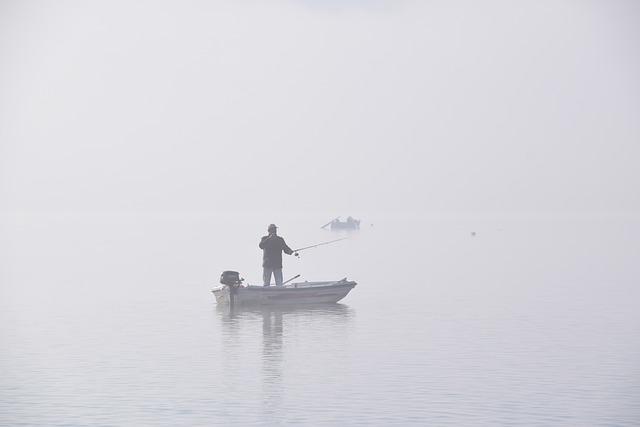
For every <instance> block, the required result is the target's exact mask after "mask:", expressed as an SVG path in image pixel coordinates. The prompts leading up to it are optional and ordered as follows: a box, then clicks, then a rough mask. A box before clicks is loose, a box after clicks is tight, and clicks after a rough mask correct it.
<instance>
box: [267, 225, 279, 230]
mask: <svg viewBox="0 0 640 427" xmlns="http://www.w3.org/2000/svg"><path fill="white" fill-rule="evenodd" d="M277 228H278V227H276V225H275V224H269V226H268V227H267V230H275V229H277Z"/></svg>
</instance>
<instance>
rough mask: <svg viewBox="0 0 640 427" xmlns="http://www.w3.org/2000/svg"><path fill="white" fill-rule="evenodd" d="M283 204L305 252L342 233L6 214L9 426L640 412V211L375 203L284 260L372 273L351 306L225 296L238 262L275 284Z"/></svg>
mask: <svg viewBox="0 0 640 427" xmlns="http://www.w3.org/2000/svg"><path fill="white" fill-rule="evenodd" d="M366 220H367V219H366V218H365V221H366ZM272 221H276V222H277V223H278V224H279V225H280V226H281V229H280V231H281V234H282V235H283V236H284V237H285V238H286V239H287V242H288V243H289V244H290V245H291V246H293V247H300V246H307V245H309V244H313V243H317V242H319V241H323V240H330V239H332V238H336V237H337V236H341V235H340V234H333V233H331V232H328V231H324V230H320V229H319V228H318V225H321V224H322V223H324V222H325V220H324V217H313V218H304V217H296V218H293V217H292V218H279V219H278V218H275V219H274V218H254V217H243V218H235V219H231V218H221V217H218V218H212V217H208V216H197V215H182V216H181V215H136V216H130V215H129V216H128V215H116V214H114V215H75V216H72V215H35V216H33V215H32V216H3V217H2V219H1V223H0V227H1V228H0V258H1V259H2V262H1V265H0V340H1V341H0V343H1V347H0V373H1V378H2V379H1V380H0V424H2V425H11V426H13V425H47V426H54V425H167V426H169V425H215V424H222V423H232V424H241V425H250V424H260V425H276V424H310V425H323V424H326V425H347V424H350V425H353V424H361V425H390V424H397V425H411V424H413V425H425V424H430V425H481V424H486V425H496V424H510V425H518V424H520V425H545V424H546V425H571V426H576V425H638V424H640V310H638V303H639V302H640V280H639V279H640V263H639V262H638V255H639V254H640V222H638V221H637V220H633V219H626V220H620V219H618V220H603V219H599V220H596V219H591V220H587V219H572V220H569V219H566V220H555V221H551V220H540V219H538V220H528V221H525V220H491V221H488V220H487V221H481V220H475V221H473V220H468V219H467V220H454V219H449V220H426V219H424V220H419V219H415V220H410V221H397V220H396V221H393V220H390V219H375V220H370V221H369V222H367V223H366V225H365V226H364V227H363V229H362V230H361V231H360V232H359V233H356V234H352V235H351V236H352V238H351V239H349V240H346V241H344V242H339V243H336V244H335V245H330V246H325V247H322V248H317V249H312V250H309V251H306V252H303V253H302V254H301V255H302V256H301V259H299V260H298V259H294V258H292V257H287V258H285V277H286V278H288V277H291V276H293V275H295V274H298V273H299V274H302V276H303V278H304V279H308V280H330V279H340V278H342V277H345V276H346V277H348V278H350V279H353V280H356V281H357V282H358V283H359V284H358V286H357V287H356V288H355V289H354V290H353V291H352V293H351V294H350V295H349V296H348V297H347V298H346V299H344V300H343V301H342V302H341V303H340V304H336V305H329V306H321V307H299V308H288V309H280V310H278V309H272V310H260V309H252V310H235V311H234V312H230V311H229V310H228V309H226V308H223V307H218V306H216V305H215V301H214V299H213V296H212V295H211V293H210V289H211V288H212V287H213V286H216V285H217V280H218V277H219V274H220V272H221V271H222V270H226V269H236V270H239V271H241V273H242V274H243V276H244V277H245V278H246V280H247V281H248V282H250V283H258V282H259V278H260V274H261V271H260V257H261V254H260V251H259V249H258V248H257V243H258V240H259V237H260V236H261V235H262V234H263V231H264V230H263V229H264V228H265V226H266V225H267V224H268V223H269V222H272ZM371 222H373V223H374V224H373V226H371V225H370V223H371ZM471 232H475V233H476V234H475V236H473V235H472V234H471Z"/></svg>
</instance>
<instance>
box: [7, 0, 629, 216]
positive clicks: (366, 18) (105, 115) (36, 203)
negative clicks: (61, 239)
mask: <svg viewBox="0 0 640 427" xmlns="http://www.w3.org/2000/svg"><path fill="white" fill-rule="evenodd" d="M638 24H640V3H638V2H635V1H605V0H602V1H577V0H576V1H519V2H513V1H483V2H477V1H452V2H449V1H424V2H417V1H416V2H414V1H394V2H391V1H389V2H387V1H382V0H379V1H371V2H369V1H364V0H360V1H347V2H338V1H331V2H323V1H319V0H318V1H313V0H304V1H293V0H292V1H273V2H258V1H255V2H254V1H246V2H237V1H228V2H224V1H220V2H205V1H187V2H178V1H175V2H167V1H165V2H162V1H160V2H158V1H141V2H126V1H108V2H107V1H103V2H99V1H95V2H83V1H73V0H71V1H64V2H58V1H17V0H15V1H7V0H5V1H4V2H2V4H1V6H0V64H1V65H0V210H1V211H4V212H51V211H80V212H96V211H99V212H103V211H126V212H129V211H132V212H133V211H180V212H217V211H236V210H238V211H252V212H276V211H279V210H292V211H303V212H304V211H318V210H321V211H337V212H341V213H342V212H346V213H350V212H365V211H367V212H369V211H378V212H383V211H391V212H418V213H429V212H459V213H460V212H461V213H482V212H506V213H521V212H556V213H562V212H610V213H631V214H638V213H640V192H639V191H638V182H640V170H639V165H638V164H639V162H638V159H639V155H640V148H639V142H640V120H639V118H640V114H639V113H640V85H639V82H640V78H639V77H638V76H640V66H639V65H640V60H639V59H640V58H639V56H640V37H639V36H640V30H639V28H640V26H639V25H638Z"/></svg>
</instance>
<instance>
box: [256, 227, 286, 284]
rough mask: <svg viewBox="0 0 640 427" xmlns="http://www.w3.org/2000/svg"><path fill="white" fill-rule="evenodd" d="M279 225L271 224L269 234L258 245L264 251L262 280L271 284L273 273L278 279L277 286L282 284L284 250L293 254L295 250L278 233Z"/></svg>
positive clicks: (268, 229)
mask: <svg viewBox="0 0 640 427" xmlns="http://www.w3.org/2000/svg"><path fill="white" fill-rule="evenodd" d="M277 229H278V227H276V225H275V224H270V225H269V228H267V231H268V232H269V235H268V236H264V237H262V239H261V240H260V244H259V245H258V246H259V247H260V249H262V251H263V255H262V280H263V284H264V286H269V285H270V284H271V274H273V276H274V277H275V279H276V286H282V252H284V253H285V254H287V255H291V254H292V253H293V251H292V250H291V248H290V247H289V246H287V244H286V243H285V242H284V239H283V238H282V237H280V236H278V235H277V234H276V232H277Z"/></svg>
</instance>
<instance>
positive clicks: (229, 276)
mask: <svg viewBox="0 0 640 427" xmlns="http://www.w3.org/2000/svg"><path fill="white" fill-rule="evenodd" d="M242 280H243V279H241V278H240V273H238V272H237V271H223V272H222V274H221V275H220V283H222V284H223V285H227V286H229V287H238V286H239V285H240V284H241V283H242Z"/></svg>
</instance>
